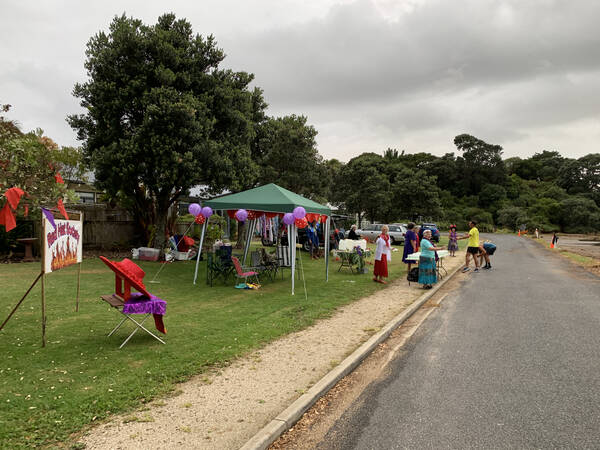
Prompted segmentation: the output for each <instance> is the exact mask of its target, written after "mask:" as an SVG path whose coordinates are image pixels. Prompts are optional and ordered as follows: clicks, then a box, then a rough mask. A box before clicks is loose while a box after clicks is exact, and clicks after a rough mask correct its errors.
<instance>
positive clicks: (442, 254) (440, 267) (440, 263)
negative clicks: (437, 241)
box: [406, 250, 450, 280]
mask: <svg viewBox="0 0 600 450" xmlns="http://www.w3.org/2000/svg"><path fill="white" fill-rule="evenodd" d="M436 254H437V258H436V260H437V261H436V264H435V270H436V272H437V275H438V278H439V279H440V280H441V279H442V278H444V276H446V275H448V271H447V270H446V268H445V267H444V258H447V257H448V256H450V252H449V251H448V250H438V251H437V252H436ZM420 257H421V252H416V253H411V254H410V255H408V256H407V257H406V260H407V261H415V262H419V258H420ZM442 271H443V272H444V274H443V275H442Z"/></svg>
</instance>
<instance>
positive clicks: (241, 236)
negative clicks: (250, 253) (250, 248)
mask: <svg viewBox="0 0 600 450" xmlns="http://www.w3.org/2000/svg"><path fill="white" fill-rule="evenodd" d="M237 224H238V227H237V233H238V234H237V242H236V243H235V248H244V244H245V243H246V230H247V229H248V228H247V227H246V222H238V223H237Z"/></svg>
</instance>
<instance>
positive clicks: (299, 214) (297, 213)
mask: <svg viewBox="0 0 600 450" xmlns="http://www.w3.org/2000/svg"><path fill="white" fill-rule="evenodd" d="M305 216H306V210H305V209H304V208H303V207H302V206H296V207H295V208H294V219H302V218H304V217H305Z"/></svg>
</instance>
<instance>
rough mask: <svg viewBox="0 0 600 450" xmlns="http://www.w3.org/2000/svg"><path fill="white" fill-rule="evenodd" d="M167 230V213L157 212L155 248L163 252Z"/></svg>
mask: <svg viewBox="0 0 600 450" xmlns="http://www.w3.org/2000/svg"><path fill="white" fill-rule="evenodd" d="M166 228H167V211H160V210H158V211H156V222H155V223H154V239H153V241H154V243H153V247H154V248H157V249H159V250H162V249H163V248H164V247H165V242H166V237H165V230H166Z"/></svg>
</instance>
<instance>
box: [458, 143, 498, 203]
mask: <svg viewBox="0 0 600 450" xmlns="http://www.w3.org/2000/svg"><path fill="white" fill-rule="evenodd" d="M454 145H456V147H457V148H458V149H459V150H460V151H462V152H463V156H462V159H463V160H464V169H463V173H462V175H463V177H464V178H463V184H464V186H465V187H466V191H465V194H466V195H474V194H478V193H479V191H481V188H482V187H483V186H484V185H485V184H488V183H489V184H504V183H505V181H506V168H505V167H504V162H503V161H502V147H501V146H499V145H494V144H488V143H487V142H485V141H482V140H481V139H477V138H476V137H474V136H471V135H469V134H461V135H458V136H456V137H455V138H454Z"/></svg>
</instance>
